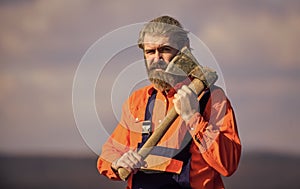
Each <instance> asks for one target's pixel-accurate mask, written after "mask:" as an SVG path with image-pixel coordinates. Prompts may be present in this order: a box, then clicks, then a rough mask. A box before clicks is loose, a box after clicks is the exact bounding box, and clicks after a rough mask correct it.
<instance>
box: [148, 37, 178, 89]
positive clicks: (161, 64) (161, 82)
mask: <svg viewBox="0 0 300 189" xmlns="http://www.w3.org/2000/svg"><path fill="white" fill-rule="evenodd" d="M177 53H178V50H177V46H176V45H175V44H172V42H171V41H170V38H169V37H166V36H158V35H148V34H146V35H145V37H144V57H145V62H146V68H147V72H148V77H149V80H150V81H151V82H152V83H153V84H154V85H155V86H156V88H157V89H159V90H161V91H167V90H169V89H170V88H171V87H172V85H173V84H172V83H173V82H170V81H176V79H175V78H174V77H173V76H171V75H170V74H167V73H165V70H166V68H167V66H168V64H169V63H170V62H171V60H172V59H173V58H174V56H176V54H177Z"/></svg>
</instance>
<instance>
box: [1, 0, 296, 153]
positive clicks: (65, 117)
mask: <svg viewBox="0 0 300 189" xmlns="http://www.w3.org/2000/svg"><path fill="white" fill-rule="evenodd" d="M161 15H170V16H173V17H175V18H176V19H178V20H179V21H180V22H181V23H182V25H183V26H184V28H185V29H187V30H188V31H189V32H190V33H192V34H194V35H195V36H197V37H198V38H199V39H200V40H201V41H202V42H203V43H204V44H205V45H206V46H207V47H208V48H209V49H210V51H211V53H212V54H213V56H214V57H215V59H216V61H217V63H218V65H219V69H220V70H219V72H221V73H219V74H220V75H221V76H222V78H223V79H224V82H225V85H224V87H225V86H226V88H225V89H226V93H227V95H228V98H229V99H230V101H231V103H232V105H233V107H234V110H235V114H236V118H237V123H238V130H239V135H240V138H241V141H242V146H243V152H253V151H268V152H276V153H282V154H293V155H300V147H299V143H300V137H298V133H299V132H300V128H299V126H298V123H299V108H300V100H299V99H298V98H299V96H300V88H299V83H298V82H299V81H300V74H299V71H300V56H299V52H298V51H299V49H300V35H299V33H300V2H299V1H296V0H295V1H293V0H285V1H283V0H260V1H259V0H253V1H234V0H230V1H226V2H225V1H221V0H218V1H213V2H212V1H202V0H201V1H196V0H194V1H193V0H185V1H176V3H175V2H174V1H156V0H154V1H151V2H146V3H144V2H143V1H138V0H131V1H126V2H125V1H114V0H112V1H96V0H86V1H78V0H64V1H59V0H53V1H37V0H29V1H19V0H12V1H8V0H4V1H0V25H1V27H0V57H1V59H0V105H1V106H0V154H16V155H20V154H23V155H71V156H80V155H86V154H91V153H95V152H94V150H93V149H91V148H90V145H89V144H87V143H86V141H87V140H86V138H85V136H82V135H84V134H83V133H82V131H80V129H79V128H78V123H77V122H76V120H75V116H74V112H73V110H74V109H73V106H72V95H73V94H72V92H73V89H74V88H73V87H74V86H73V82H74V78H75V76H76V73H77V72H76V70H78V67H79V66H80V62H81V61H82V60H83V57H84V55H86V53H87V52H88V50H89V49H91V47H92V45H93V44H95V43H96V42H97V41H98V40H99V39H101V38H102V39H103V37H108V36H109V35H110V34H112V32H113V31H116V30H117V31H122V30H120V28H122V27H126V26H132V25H134V24H137V23H142V22H147V21H149V20H151V19H153V18H155V17H157V16H161ZM129 34H130V35H132V36H133V37H134V36H135V35H136V39H137V35H138V33H137V32H136V33H134V32H132V33H127V35H128V36H129ZM127 35H125V36H127ZM124 41H125V39H124ZM98 42H99V41H98ZM120 44H121V42H120ZM109 45H111V46H118V42H116V43H115V44H108V46H109ZM103 51H104V50H103ZM105 52H106V51H105ZM141 59H142V54H141V52H140V51H139V50H138V49H137V48H136V47H133V46H128V48H127V49H122V50H121V51H120V52H118V53H117V54H115V55H114V56H113V58H112V60H111V63H110V64H108V65H106V67H105V71H104V72H102V74H101V75H100V76H99V78H98V80H97V86H96V93H95V99H96V100H95V101H96V103H97V104H96V106H97V110H98V114H99V115H98V116H99V118H100V119H101V121H102V124H104V125H105V128H106V129H107V130H108V132H111V130H112V129H113V127H114V126H115V124H116V123H117V119H118V117H117V115H118V114H117V113H115V112H114V109H119V108H120V106H121V103H122V102H121V101H120V100H119V101H120V102H119V101H118V100H114V99H113V98H112V97H114V98H115V97H117V96H118V95H117V96H114V94H112V91H111V90H112V89H111V86H112V85H113V84H115V83H116V81H117V80H118V79H120V77H119V76H120V75H121V76H122V74H124V72H122V71H124V70H126V69H127V70H128V69H129V68H128V67H126V66H128V65H135V64H130V61H138V60H141ZM136 63H138V62H136ZM139 63H140V64H143V63H141V62H139ZM140 64H139V65H140ZM138 67H139V66H138ZM139 68H141V70H139V71H138V73H145V72H144V70H142V69H143V66H141V67H139ZM133 75H134V73H133ZM131 76H132V74H129V75H128V80H130V79H132V78H133V79H134V78H135V77H133V76H132V77H131ZM87 77H88V76H87ZM134 82H136V83H135V84H136V86H135V87H134V88H137V86H139V85H142V84H144V83H146V81H144V80H143V81H141V80H139V81H134ZM114 86H115V87H116V85H114ZM297 86H298V87H297ZM106 89H111V90H106ZM126 95H128V94H127V93H124V94H120V99H124V98H126V97H127V96H126ZM85 100H86V99H83V101H85ZM115 101H117V102H116V103H115V105H114V102H115ZM112 104H113V105H112ZM112 106H115V107H112ZM91 124H93V123H92V122H91ZM86 128H89V126H88V125H87V127H86ZM87 132H89V131H87ZM90 132H93V131H90ZM103 137H104V139H105V137H106V136H105V135H104V136H103ZM91 140H92V141H93V142H94V143H95V144H96V146H97V145H98V146H99V150H100V149H101V142H100V141H102V140H103V138H102V139H99V144H97V139H91Z"/></svg>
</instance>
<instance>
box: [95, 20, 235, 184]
mask: <svg viewBox="0 0 300 189" xmlns="http://www.w3.org/2000/svg"><path fill="white" fill-rule="evenodd" d="M138 45H139V47H140V48H141V49H142V50H143V54H144V59H145V65H146V69H147V73H148V77H149V80H150V81H151V83H152V84H151V85H149V86H146V87H143V88H141V89H139V90H137V91H135V92H133V93H132V94H131V96H130V97H129V98H128V100H127V101H126V102H125V103H124V105H123V109H122V117H121V120H120V122H119V124H118V125H117V127H116V128H115V130H114V132H113V133H112V135H111V136H110V137H109V139H108V140H107V141H106V143H105V144H104V145H103V147H102V153H101V155H100V156H99V159H98V162H97V168H98V170H99V172H100V174H103V175H105V176H106V177H108V178H110V179H113V180H120V177H119V175H118V169H119V168H125V169H127V170H128V171H130V172H131V174H130V176H129V178H128V180H127V181H128V184H127V189H176V188H178V189H181V188H182V189H183V188H186V189H188V188H192V189H201V188H208V189H219V188H224V184H223V182H222V179H221V175H223V176H230V175H231V174H233V172H234V171H235V170H236V169H237V167H238V163H239V159H240V154H241V143H240V139H239V136H238V131H237V125H236V121H235V116H234V112H233V109H232V106H231V104H230V102H229V100H228V98H227V97H226V96H225V93H224V91H223V90H222V89H221V88H219V87H217V86H211V87H210V88H209V89H207V90H205V91H203V92H202V94H201V95H200V97H199V98H198V97H197V95H196V94H194V92H193V91H192V90H191V89H190V88H189V87H188V86H187V84H189V83H190V81H191V79H192V78H190V77H189V76H186V75H184V74H170V73H168V72H167V71H166V70H168V65H169V64H170V62H171V61H172V59H173V58H174V57H175V56H176V55H177V54H178V53H179V52H180V49H182V48H184V47H186V48H188V49H190V44H189V38H188V33H187V32H186V31H185V30H184V29H183V27H182V26H181V24H180V23H179V22H178V21H177V20H176V19H174V18H172V17H169V16H161V17H158V18H155V19H154V20H152V21H150V22H149V23H147V24H146V25H145V26H144V27H143V28H142V30H141V32H140V36H139V39H138ZM173 107H174V108H175V110H176V112H177V113H178V115H179V117H178V118H177V119H176V120H175V121H174V122H173V123H172V125H171V126H170V128H169V130H168V131H167V132H166V133H165V134H164V136H163V138H162V139H161V140H160V141H159V143H158V144H157V146H156V147H155V148H154V149H153V150H152V151H151V153H150V155H149V156H147V158H146V159H143V158H142V157H141V156H140V155H139V154H138V153H137V151H138V149H139V148H141V147H142V146H143V144H144V143H145V142H146V141H147V140H148V138H149V136H151V133H152V132H155V130H156V128H157V127H158V126H159V124H160V122H161V121H162V120H163V118H164V117H165V116H166V114H167V113H168V111H169V110H171V108H173Z"/></svg>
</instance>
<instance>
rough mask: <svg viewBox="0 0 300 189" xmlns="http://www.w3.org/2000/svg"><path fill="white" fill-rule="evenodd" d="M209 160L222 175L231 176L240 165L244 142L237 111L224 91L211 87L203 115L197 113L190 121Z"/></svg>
mask: <svg viewBox="0 0 300 189" xmlns="http://www.w3.org/2000/svg"><path fill="white" fill-rule="evenodd" d="M186 125H187V126H188V129H189V130H190V133H191V135H192V137H193V141H194V144H195V145H196V146H197V147H198V150H199V151H200V152H201V153H199V155H202V157H203V159H204V160H205V161H206V163H207V164H208V165H209V166H210V167H212V168H214V169H215V170H216V171H218V172H219V173H220V174H222V175H223V176H230V175H231V174H232V173H233V172H234V171H235V170H236V169H237V167H238V163H239V159H240V155H241V143H240V139H239V136H238V131H237V125H236V120H235V115H234V111H233V109H232V107H231V104H230V102H229V100H228V99H227V98H226V96H225V93H224V92H223V90H222V89H220V88H212V89H211V96H210V98H209V100H208V102H207V105H206V107H205V110H204V113H203V116H202V115H200V113H196V114H195V115H194V116H193V117H192V118H191V119H190V120H189V121H188V122H187V123H186Z"/></svg>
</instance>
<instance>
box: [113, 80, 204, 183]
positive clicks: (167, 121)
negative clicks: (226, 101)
mask: <svg viewBox="0 0 300 189" xmlns="http://www.w3.org/2000/svg"><path fill="white" fill-rule="evenodd" d="M189 87H190V88H191V89H192V91H193V92H194V93H195V94H197V95H199V94H200V93H201V92H202V91H203V90H204V89H205V86H204V84H203V82H202V81H201V80H200V79H198V78H194V79H193V81H192V82H191V83H190V84H189ZM177 117H178V114H177V113H176V111H175V108H174V107H173V108H172V109H171V110H170V111H169V112H168V114H167V115H166V117H165V118H164V119H163V120H162V122H161V123H160V125H159V126H158V127H157V129H155V132H153V134H152V135H151V136H150V138H149V139H148V140H147V141H146V142H145V144H144V145H143V147H142V148H141V149H140V150H139V151H138V154H139V155H140V156H142V158H143V159H145V158H146V157H147V156H148V155H149V154H150V152H151V150H152V149H153V147H154V146H156V145H157V143H158V142H159V141H160V139H161V138H162V137H163V136H164V134H165V133H166V132H167V130H168V129H169V127H170V126H171V125H172V123H173V122H174V121H175V119H176V118H177ZM118 174H119V176H120V178H121V179H122V180H124V181H125V180H126V179H127V178H128V176H129V175H130V172H129V171H128V170H127V169H125V168H122V167H120V168H119V169H118Z"/></svg>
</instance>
